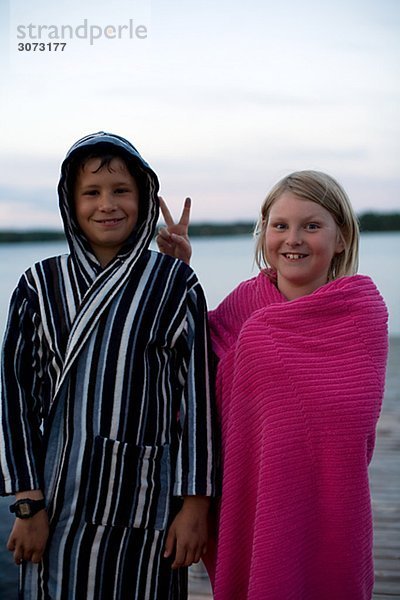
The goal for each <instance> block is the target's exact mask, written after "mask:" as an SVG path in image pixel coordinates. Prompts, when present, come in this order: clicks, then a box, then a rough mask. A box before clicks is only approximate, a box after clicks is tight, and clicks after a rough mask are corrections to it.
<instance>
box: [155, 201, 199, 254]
mask: <svg viewBox="0 0 400 600" xmlns="http://www.w3.org/2000/svg"><path fill="white" fill-rule="evenodd" d="M159 201H160V208H161V212H162V215H163V217H164V220H165V225H166V227H161V228H160V229H159V231H158V234H157V237H156V242H157V246H158V249H159V250H160V252H163V253H164V254H169V255H170V256H173V257H174V258H179V259H180V260H183V262H185V263H186V264H190V257H191V256H192V247H191V245H190V240H189V233H188V232H189V216H190V205H191V200H190V198H186V200H185V203H184V205H183V210H182V214H181V218H180V219H179V221H178V223H175V221H174V219H173V218H172V215H171V213H170V212H169V209H168V206H167V205H166V203H165V201H164V199H163V198H161V196H159Z"/></svg>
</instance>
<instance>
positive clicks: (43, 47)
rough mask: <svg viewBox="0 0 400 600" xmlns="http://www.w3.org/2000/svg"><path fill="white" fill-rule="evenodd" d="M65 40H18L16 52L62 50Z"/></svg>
mask: <svg viewBox="0 0 400 600" xmlns="http://www.w3.org/2000/svg"><path fill="white" fill-rule="evenodd" d="M66 45H67V42H25V43H22V42H20V43H19V44H18V52H46V51H47V52H64V50H65V46H66Z"/></svg>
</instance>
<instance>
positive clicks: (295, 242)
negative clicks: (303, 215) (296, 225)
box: [286, 229, 302, 246]
mask: <svg viewBox="0 0 400 600" xmlns="http://www.w3.org/2000/svg"><path fill="white" fill-rule="evenodd" d="M286 243H287V245H288V246H300V245H301V243H302V239H301V232H300V231H299V230H298V229H289V230H288V233H287V238H286Z"/></svg>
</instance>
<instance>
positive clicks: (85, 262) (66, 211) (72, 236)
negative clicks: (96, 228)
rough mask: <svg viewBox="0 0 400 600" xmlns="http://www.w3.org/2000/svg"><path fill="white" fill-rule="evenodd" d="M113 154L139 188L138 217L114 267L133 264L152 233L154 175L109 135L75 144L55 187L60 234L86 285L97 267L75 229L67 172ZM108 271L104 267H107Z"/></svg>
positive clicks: (155, 191) (156, 203) (156, 184)
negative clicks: (86, 161)
mask: <svg viewBox="0 0 400 600" xmlns="http://www.w3.org/2000/svg"><path fill="white" fill-rule="evenodd" d="M110 151H111V152H117V153H118V154H119V155H120V156H121V158H122V159H124V160H125V162H126V164H127V166H128V169H129V171H130V173H131V175H132V176H134V178H135V180H136V183H137V184H138V187H139V193H140V196H139V216H138V222H137V224H136V227H135V229H134V231H133V232H132V235H131V236H130V237H129V239H128V240H127V242H126V243H125V244H124V246H123V247H122V248H121V250H120V251H119V252H118V254H117V256H116V257H115V259H114V260H113V261H112V262H111V263H110V267H111V268H112V265H113V264H114V263H116V262H117V263H118V262H120V261H121V260H122V261H124V260H126V259H127V258H129V260H131V261H133V262H136V260H137V259H138V258H139V256H140V255H141V254H142V253H143V251H145V250H146V249H147V248H148V246H149V244H150V242H151V240H152V238H153V236H154V233H155V227H156V224H157V220H158V214H159V201H158V190H159V182H158V179H157V175H156V174H155V173H154V171H153V170H152V169H151V168H150V166H149V165H148V164H147V162H146V161H145V160H144V159H143V158H142V157H141V156H140V154H139V152H138V151H137V150H136V148H135V147H134V146H133V145H132V144H131V143H130V142H129V141H128V140H126V139H124V138H123V137H120V136H118V135H114V134H112V133H106V132H104V131H99V132H97V133H93V134H90V135H87V136H85V137H83V138H82V139H80V140H78V141H77V142H76V143H75V144H74V145H73V146H72V147H71V148H70V150H69V151H68V153H67V155H66V158H65V160H64V162H63V163H62V165H61V177H60V182H59V185H58V195H59V207H60V212H61V217H62V220H63V224H64V231H65V235H66V238H67V242H68V245H69V248H70V252H71V256H72V257H73V259H74V262H75V263H77V264H76V266H79V270H80V271H81V274H82V275H83V276H84V278H85V280H86V281H87V282H89V281H93V279H94V278H95V277H96V276H97V275H98V273H99V271H100V269H101V267H100V264H99V261H98V259H97V257H96V256H95V254H94V253H93V251H92V249H91V246H90V244H89V242H88V240H87V239H86V237H85V236H84V234H83V232H82V231H81V229H80V228H79V226H78V223H77V220H76V217H75V209H74V198H73V189H72V187H73V181H71V172H72V171H73V170H74V168H75V169H76V167H77V165H79V163H80V161H81V160H83V159H84V158H86V157H88V156H90V155H92V154H93V155H97V154H107V153H108V152H110ZM107 269H108V267H107Z"/></svg>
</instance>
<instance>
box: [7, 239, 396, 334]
mask: <svg viewBox="0 0 400 600" xmlns="http://www.w3.org/2000/svg"><path fill="white" fill-rule="evenodd" d="M253 247H254V244H253V240H252V238H251V236H238V237H220V238H197V239H196V238H195V239H194V240H193V261H192V266H193V268H194V269H195V271H196V272H197V274H198V276H199V279H200V281H201V282H202V284H203V287H204V290H205V293H206V296H207V299H208V304H209V307H210V308H214V307H215V306H216V305H217V304H218V302H220V300H222V298H224V296H225V295H226V294H227V293H228V292H230V291H231V290H232V289H233V288H234V287H235V286H236V285H237V284H238V283H239V282H240V281H242V280H243V279H247V278H249V277H252V276H254V275H256V273H257V268H256V267H255V266H254V267H253ZM65 251H66V246H65V244H64V243H62V242H58V243H46V244H0V332H2V331H3V329H4V325H5V320H6V316H7V307H8V301H9V297H10V294H11V292H12V290H13V288H14V286H15V285H16V283H17V281H18V278H19V275H20V273H22V272H23V271H24V270H25V269H26V268H27V267H29V266H30V265H31V264H32V263H34V262H35V261H37V260H40V259H42V258H44V257H47V256H54V255H56V254H60V253H62V252H65ZM399 255H400V232H399V233H397V232H396V233H370V234H363V235H362V236H361V246H360V268H359V272H360V273H363V274H365V275H370V276H371V277H372V279H373V280H374V281H375V283H376V284H377V286H378V288H379V289H380V291H381V293H382V295H383V297H384V298H385V300H386V303H387V305H388V307H389V312H390V333H391V334H392V335H400V276H399V275H400V274H399V266H398V257H399Z"/></svg>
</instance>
